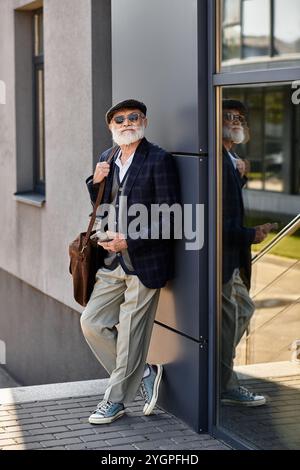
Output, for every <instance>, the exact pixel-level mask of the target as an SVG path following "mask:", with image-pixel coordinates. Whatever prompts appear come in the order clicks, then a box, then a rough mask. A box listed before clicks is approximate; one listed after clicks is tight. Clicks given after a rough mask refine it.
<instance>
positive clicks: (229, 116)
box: [224, 113, 246, 125]
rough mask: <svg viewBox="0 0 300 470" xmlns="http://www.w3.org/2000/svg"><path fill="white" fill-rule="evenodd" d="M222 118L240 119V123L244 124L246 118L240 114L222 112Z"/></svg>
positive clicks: (229, 119) (228, 119)
mask: <svg viewBox="0 0 300 470" xmlns="http://www.w3.org/2000/svg"><path fill="white" fill-rule="evenodd" d="M224 118H225V119H227V121H231V122H233V121H240V123H241V124H243V125H244V124H246V119H245V117H244V116H242V115H241V114H233V113H224Z"/></svg>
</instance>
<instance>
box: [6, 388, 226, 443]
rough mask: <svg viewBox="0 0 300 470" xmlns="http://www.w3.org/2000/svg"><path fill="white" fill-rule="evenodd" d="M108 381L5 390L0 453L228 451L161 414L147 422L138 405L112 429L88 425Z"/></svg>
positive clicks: (212, 440)
mask: <svg viewBox="0 0 300 470" xmlns="http://www.w3.org/2000/svg"><path fill="white" fill-rule="evenodd" d="M106 384H107V380H92V381H83V382H70V383H65V384H51V385H38V386H31V387H17V388H3V389H0V404H1V405H0V449H3V450H15V449H19V450H26V449H40V450H43V449H49V450H50V449H52V450H56V449H61V450H71V449H97V450H98V449H102V450H103V449H105V450H111V451H114V450H125V449H126V450H142V449H149V450H228V449H229V447H227V446H226V445H225V444H223V443H222V442H220V441H218V440H216V439H213V438H212V437H211V436H210V435H208V434H197V433H195V432H194V431H192V430H191V429H190V428H189V427H188V426H186V425H185V424H184V423H183V422H181V421H180V420H179V419H177V418H175V417H174V416H172V415H170V414H168V413H165V412H164V411H162V410H160V409H159V408H156V409H155V410H154V413H153V415H151V416H148V417H146V416H144V415H143V412H142V409H143V405H144V402H143V400H142V399H136V400H135V401H134V402H133V403H131V404H130V406H128V407H127V408H126V415H125V416H124V417H122V418H120V419H119V420H117V421H115V422H114V423H112V424H110V425H100V426H99V425H98V426H97V425H91V424H89V423H88V421H87V419H88V416H89V415H90V413H91V412H92V411H93V410H94V409H95V407H96V405H97V403H98V402H99V401H100V399H101V398H102V396H103V393H104V390H105V387H106Z"/></svg>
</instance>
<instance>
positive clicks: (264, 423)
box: [216, 0, 300, 449]
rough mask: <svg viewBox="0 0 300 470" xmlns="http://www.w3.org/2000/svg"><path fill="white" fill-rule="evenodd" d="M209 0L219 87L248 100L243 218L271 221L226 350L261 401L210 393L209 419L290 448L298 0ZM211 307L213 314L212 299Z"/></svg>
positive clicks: (271, 445) (294, 436)
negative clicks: (213, 404)
mask: <svg viewBox="0 0 300 470" xmlns="http://www.w3.org/2000/svg"><path fill="white" fill-rule="evenodd" d="M217 3H218V4H220V6H221V15H220V17H221V28H220V29H221V34H220V39H219V42H220V44H219V47H220V48H221V53H220V55H219V60H218V54H217V64H216V68H217V75H218V77H217V83H218V86H219V87H220V89H221V93H220V95H221V97H222V98H231V99H237V100H240V101H242V102H243V103H244V104H245V105H246V107H247V108H248V116H247V119H248V126H249V134H250V139H249V140H248V142H246V143H244V144H240V145H237V146H235V148H234V150H235V151H236V153H237V154H238V155H239V156H240V157H241V158H243V159H247V160H249V162H250V171H249V173H248V181H247V184H246V186H245V187H244V188H243V190H242V193H243V199H244V204H245V208H246V217H245V224H244V226H246V227H255V226H256V225H259V224H262V223H265V222H278V223H279V230H278V232H280V230H281V232H280V233H278V232H277V233H276V232H275V233H270V234H269V235H268V237H267V239H266V240H265V241H264V242H263V243H262V244H252V246H251V250H252V255H251V256H252V284H251V290H250V297H251V299H252V300H253V301H254V303H255V312H254V315H253V317H252V318H251V321H250V324H249V326H248V328H247V331H246V332H245V334H244V335H243V337H242V339H241V341H240V342H239V343H237V348H236V351H235V352H236V356H235V359H234V370H235V372H236V373H237V374H238V376H239V380H240V384H241V385H242V386H245V387H246V388H247V389H248V390H249V391H250V392H254V393H256V392H257V393H258V394H260V395H263V396H265V397H266V399H267V404H266V405H264V407H263V408H259V409H256V408H255V407H253V408H251V407H250V406H249V408H247V407H245V406H244V407H242V406H236V407H234V408H233V407H228V406H224V404H223V403H222V400H220V403H219V415H218V419H219V424H220V425H221V427H222V428H223V429H226V433H229V435H231V436H233V438H236V436H239V439H242V441H243V442H247V445H250V447H251V446H254V447H255V448H261V449H296V448H299V446H300V432H299V429H300V428H299V424H298V423H299V417H300V412H298V410H299V406H300V403H299V394H298V391H299V384H300V369H299V364H300V321H299V319H300V292H299V283H300V278H299V275H300V215H299V212H300V210H299V208H300V103H298V100H295V99H293V96H294V94H295V89H297V90H298V92H297V97H299V96H300V90H299V87H300V0H220V1H219V2H217ZM221 131H222V129H219V130H218V132H219V139H220V141H221ZM237 304H238V301H237ZM220 310H221V313H220V316H219V318H220V319H221V320H222V318H223V311H222V304H221V306H220ZM221 325H222V323H221ZM220 343H221V340H220ZM219 358H220V359H219V361H221V356H219ZM220 396H221V395H220ZM235 405H236V403H235ZM238 405H240V403H239V404H238ZM262 416H263V419H262Z"/></svg>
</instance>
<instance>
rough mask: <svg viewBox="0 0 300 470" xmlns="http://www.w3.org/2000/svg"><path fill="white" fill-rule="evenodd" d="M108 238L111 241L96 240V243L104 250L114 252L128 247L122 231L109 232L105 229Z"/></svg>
mask: <svg viewBox="0 0 300 470" xmlns="http://www.w3.org/2000/svg"><path fill="white" fill-rule="evenodd" d="M106 234H107V236H108V238H110V239H111V241H108V242H98V245H100V246H102V248H104V249H105V250H108V251H113V252H114V253H118V252H119V251H123V250H126V248H127V247H128V245H127V242H126V240H125V236H124V235H123V233H118V232H110V231H109V230H107V232H106Z"/></svg>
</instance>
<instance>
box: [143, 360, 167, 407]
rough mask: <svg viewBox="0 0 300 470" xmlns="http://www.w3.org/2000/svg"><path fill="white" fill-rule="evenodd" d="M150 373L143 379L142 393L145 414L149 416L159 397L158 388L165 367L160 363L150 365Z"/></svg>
mask: <svg viewBox="0 0 300 470" xmlns="http://www.w3.org/2000/svg"><path fill="white" fill-rule="evenodd" d="M148 367H149V369H150V374H149V375H148V376H147V377H144V378H143V379H142V383H141V388H140V390H141V394H142V397H143V398H144V400H145V406H144V409H143V413H144V415H146V416H148V415H150V414H151V413H152V411H153V408H154V407H155V405H156V402H157V398H158V389H159V385H160V382H161V378H162V372H163V368H162V366H161V365H160V364H157V365H150V364H148Z"/></svg>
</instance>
